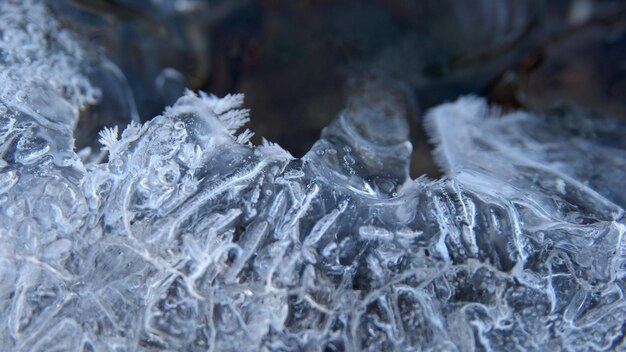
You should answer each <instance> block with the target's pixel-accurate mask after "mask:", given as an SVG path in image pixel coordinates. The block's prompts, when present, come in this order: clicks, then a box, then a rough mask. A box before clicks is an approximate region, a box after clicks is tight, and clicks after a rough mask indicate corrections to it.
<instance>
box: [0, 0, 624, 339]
mask: <svg viewBox="0 0 626 352" xmlns="http://www.w3.org/2000/svg"><path fill="white" fill-rule="evenodd" d="M24 4H26V5H27V6H30V8H31V9H32V11H33V12H29V15H28V16H35V18H37V19H39V20H41V21H38V23H39V22H41V23H42V25H43V26H44V27H41V28H44V29H45V33H46V34H45V35H43V34H42V35H41V36H34V37H33V38H40V39H41V40H42V42H36V43H33V42H32V39H28V38H27V37H25V36H24V35H25V34H24V33H26V32H27V31H29V30H28V27H29V26H28V25H27V24H26V22H24V21H26V20H25V18H26V17H27V16H26V15H25V7H23V6H26V5H24ZM0 9H1V10H2V11H0V26H1V28H2V29H3V30H4V31H5V35H4V36H3V37H2V38H3V39H2V40H3V41H2V45H3V46H2V50H3V51H2V54H3V58H5V61H2V65H3V66H1V67H0V69H1V74H2V75H4V76H7V77H8V76H11V75H13V76H14V77H20V79H22V78H29V79H30V80H31V81H32V82H34V83H33V87H34V86H35V85H39V86H38V87H41V86H45V87H47V88H46V89H34V88H33V89H30V88H29V89H28V90H25V91H24V93H25V94H26V95H24V94H20V95H19V96H13V95H10V94H9V95H7V96H2V99H3V104H4V105H2V106H0V119H1V121H2V127H1V129H0V148H1V150H2V160H3V162H2V163H1V165H0V226H1V227H0V242H1V243H2V246H0V317H1V318H2V319H0V343H1V344H2V346H3V348H4V349H6V350H10V351H49V350H55V349H56V350H86V351H109V350H128V351H155V350H156V351H158V350H163V351H171V350H183V351H206V350H214V351H258V350H269V351H294V350H330V351H362V350H364V351H380V350H397V351H405V350H450V351H457V350H458V351H472V350H512V349H525V350H545V349H547V348H550V349H554V350H573V351H586V350H616V349H620V348H621V349H623V348H624V341H625V338H624V328H623V326H624V316H625V315H626V299H625V297H624V290H625V288H626V284H625V282H624V279H625V277H626V244H625V243H624V233H625V232H626V231H625V230H626V226H625V220H624V217H623V209H624V206H625V202H624V199H625V194H624V188H623V186H622V183H621V182H620V180H621V177H622V176H623V175H624V173H626V146H625V145H624V143H623V137H621V136H622V135H623V134H624V132H625V128H624V126H623V125H621V124H619V123H617V122H615V121H613V120H609V119H593V120H589V119H585V118H583V117H581V116H580V114H579V113H576V112H565V113H563V112H562V113H559V114H554V115H551V116H535V115H531V114H528V113H522V112H519V113H513V114H508V115H502V114H501V113H500V112H499V111H498V110H497V109H496V108H491V107H489V106H488V105H487V104H486V103H485V101H484V100H482V99H480V98H476V97H465V98H461V99H459V100H458V101H456V102H453V103H449V104H444V105H442V106H439V107H436V108H434V109H433V110H431V111H430V112H429V113H428V114H427V116H426V118H425V122H426V125H427V129H428V130H429V132H430V136H431V138H432V140H433V142H434V143H435V144H436V146H437V149H436V156H437V159H438V161H439V163H440V165H441V166H442V168H443V169H444V170H445V173H446V175H445V177H443V178H442V179H440V180H428V179H426V178H419V179H417V180H412V179H410V178H409V177H408V171H407V170H408V160H409V156H410V153H411V146H410V144H409V143H408V142H407V137H408V136H407V133H406V131H407V123H408V121H410V119H408V118H407V117H408V115H410V111H412V110H414V108H413V107H412V102H411V100H410V99H409V97H410V95H407V94H406V93H405V90H404V89H403V88H402V86H401V85H400V84H398V83H396V82H393V81H389V80H386V79H383V78H381V77H371V76H370V77H366V78H364V79H363V80H361V81H359V82H358V83H357V84H355V85H354V87H353V90H352V91H351V96H350V98H349V99H348V103H347V106H346V108H345V109H344V110H343V111H341V112H340V113H339V114H338V117H337V119H336V120H335V121H334V122H333V123H332V124H331V125H330V126H328V127H327V128H326V129H325V130H324V131H323V133H322V137H321V139H320V140H319V141H318V142H317V143H316V144H315V145H314V146H313V148H312V150H311V151H310V152H309V153H308V154H307V155H306V156H305V157H304V158H302V159H301V160H296V159H294V158H293V157H292V156H291V155H290V154H289V153H288V152H286V151H285V150H283V149H282V148H281V147H280V146H278V145H275V144H272V143H271V142H267V141H264V142H263V143H262V144H261V145H259V146H254V145H252V144H251V143H249V142H248V139H249V136H250V132H249V131H247V130H246V131H244V132H242V133H240V134H238V130H239V129H241V128H242V127H243V124H244V123H245V122H246V121H247V120H248V111H247V110H245V109H242V108H241V106H242V104H243V96H242V95H229V96H226V97H224V98H217V97H215V96H212V95H208V94H204V93H193V92H186V93H185V95H184V96H183V97H181V98H180V99H179V100H178V101H177V102H176V103H175V104H174V105H173V106H171V107H170V108H168V109H166V110H165V111H164V112H163V114H162V115H161V116H157V117H155V118H153V119H152V120H150V121H148V122H146V123H144V124H139V123H136V122H131V123H130V124H128V125H127V126H126V127H125V128H116V127H114V126H110V127H109V128H107V129H105V130H103V131H102V132H101V134H100V137H101V143H102V147H103V150H105V151H106V153H107V158H108V161H107V162H96V161H94V160H98V158H97V157H96V158H89V157H88V156H87V157H85V158H82V157H81V158H78V156H77V154H76V153H75V152H74V150H73V148H72V132H73V128H74V126H75V125H76V119H77V118H78V116H79V112H84V111H85V110H84V109H85V106H86V104H91V103H92V101H93V102H94V103H95V100H92V99H91V98H90V94H91V93H90V92H96V91H97V90H98V87H97V85H96V84H95V83H92V82H91V81H90V80H89V79H87V78H85V77H87V76H85V75H84V74H83V73H81V71H80V70H74V69H73V68H75V67H80V63H81V62H82V61H81V60H82V59H81V57H80V56H73V55H74V54H75V53H77V52H78V51H67V52H66V51H65V49H63V48H65V46H63V45H61V44H58V43H57V44H54V43H56V42H55V41H56V40H67V41H68V42H67V43H66V45H69V46H70V47H73V46H77V47H80V45H79V44H78V43H77V42H75V41H73V40H72V39H71V38H70V37H68V35H69V34H64V33H66V32H63V30H62V29H60V28H58V26H57V24H56V22H54V20H53V19H51V18H50V16H49V15H48V14H47V12H46V10H45V7H43V6H41V5H40V4H39V3H35V2H29V1H25V2H22V4H18V3H13V2H0ZM23 22H24V23H23ZM46 26H47V27H46ZM25 28H26V29H25ZM37 28H39V27H37ZM37 28H31V29H30V31H31V32H32V33H37V30H38V29H37ZM6 33H11V34H10V35H6ZM7 38H8V39H7ZM15 38H18V39H19V40H18V39H15ZM20 38H21V39H20ZM55 38H56V39H55ZM49 41H51V42H49ZM16 43H17V44H19V46H17V47H16V46H14V45H17V44H16ZM24 43H27V44H29V45H31V46H32V48H31V49H30V50H32V53H31V52H29V54H28V55H31V54H32V55H33V56H32V59H33V61H32V62H33V63H34V62H37V66H36V67H44V68H46V69H48V70H49V71H50V72H49V74H50V77H51V78H50V79H49V80H46V81H41V82H40V81H38V80H37V76H35V75H33V73H32V72H33V71H32V67H31V66H30V65H26V66H24V64H23V63H24V61H19V60H17V61H11V60H12V59H11V58H14V57H18V56H19V55H22V51H23V50H26V49H25V47H24V46H23V45H22V44H24ZM50 43H52V44H50ZM46 50H49V51H46ZM40 51H41V53H40ZM40 54H41V55H40ZM59 62H63V63H64V64H60V63H59ZM74 65H76V66H74ZM4 76H3V77H4ZM16 79H17V78H16ZM74 79H76V80H79V81H80V82H82V83H81V85H82V86H83V87H88V89H77V90H71V89H70V90H67V89H69V88H67V87H66V86H65V84H69V83H68V82H72V81H73V80H74ZM15 82H16V81H11V80H9V81H3V82H2V83H0V85H2V89H3V91H4V92H12V90H15V89H18V88H17V87H18V86H17V85H15ZM46 85H49V86H46ZM84 94H87V95H84ZM18 97H19V99H18ZM44 107H46V108H47V107H49V108H50V109H49V110H44V109H43V108H44ZM60 107H63V108H60ZM37 110H39V111H37ZM65 114H69V115H65ZM86 154H89V153H88V152H86ZM83 160H91V161H90V162H88V163H85V162H83Z"/></svg>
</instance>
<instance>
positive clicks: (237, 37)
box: [50, 0, 626, 177]
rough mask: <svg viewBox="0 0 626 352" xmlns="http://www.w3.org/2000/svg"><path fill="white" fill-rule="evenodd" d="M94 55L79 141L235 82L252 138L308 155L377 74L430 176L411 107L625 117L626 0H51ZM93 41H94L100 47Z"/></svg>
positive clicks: (417, 162)
mask: <svg viewBox="0 0 626 352" xmlns="http://www.w3.org/2000/svg"><path fill="white" fill-rule="evenodd" d="M50 5H51V8H52V9H53V11H55V12H56V13H57V15H58V16H59V18H61V20H62V21H63V23H64V25H66V26H68V27H71V28H72V29H74V31H75V32H77V33H78V34H79V35H80V36H81V37H82V39H83V40H85V41H87V42H89V43H92V44H93V48H94V51H95V52H97V54H104V55H105V56H106V57H108V59H109V60H110V61H109V60H101V59H100V61H99V62H98V65H94V66H93V67H97V68H93V67H92V68H91V69H90V70H91V71H90V75H91V78H92V79H93V80H94V81H95V83H96V84H99V85H100V86H101V87H103V88H102V89H103V90H104V91H105V92H104V93H105V94H104V95H103V97H104V98H103V99H105V100H107V101H105V102H102V104H100V105H99V106H96V107H93V108H92V110H93V111H90V112H88V113H89V115H90V116H96V117H98V116H99V118H96V119H91V120H87V121H83V122H81V125H79V126H78V129H77V136H78V137H77V144H78V146H79V147H80V146H81V145H82V146H85V145H90V143H93V141H95V140H96V139H97V138H96V137H95V136H96V135H97V132H98V131H99V130H100V129H101V128H102V127H103V126H110V125H112V124H118V125H120V126H124V125H126V124H127V123H128V122H129V121H130V120H133V119H134V120H142V121H145V120H148V119H150V118H151V117H153V116H156V115H158V114H159V113H160V112H161V111H162V110H163V108H164V107H165V106H167V105H170V104H172V103H173V102H175V101H176V99H177V98H178V97H179V96H180V95H181V94H182V93H183V91H184V89H185V88H190V89H193V90H204V91H207V92H211V93H214V94H216V95H218V96H221V95H224V94H227V93H238V92H241V93H245V95H246V103H245V105H246V107H247V108H250V109H251V110H252V112H251V118H252V121H251V123H250V125H249V127H250V129H251V130H252V131H253V132H255V133H256V136H255V139H253V141H254V142H258V141H259V140H260V138H261V137H265V138H267V139H269V140H271V141H273V142H278V143H279V144H280V145H281V146H282V147H283V148H285V149H287V150H288V151H290V152H291V153H292V154H293V155H294V156H296V157H300V156H302V155H304V154H305V153H306V152H307V151H308V150H309V148H310V147H311V146H312V144H313V143H314V142H315V140H316V139H317V138H318V137H319V134H320V131H321V129H322V128H323V127H324V126H326V125H327V124H328V123H329V122H330V121H331V120H333V119H334V118H335V117H336V115H337V114H338V112H339V111H340V110H341V109H342V107H343V106H344V103H345V99H346V94H349V93H350V88H349V86H350V85H349V84H347V82H350V81H351V80H353V79H354V78H358V77H360V76H363V75H365V74H366V73H367V72H372V71H373V72H377V73H378V74H383V75H385V76H388V77H390V78H391V79H393V80H397V81H398V82H400V84H402V85H403V86H405V87H406V90H407V94H408V95H409V96H410V98H411V99H412V100H413V101H414V103H415V104H414V106H415V112H414V113H413V116H414V121H411V126H412V130H411V139H412V142H413V145H414V152H413V160H412V170H411V173H412V176H413V177H417V176H419V175H422V174H426V175H428V176H430V177H438V176H439V172H438V170H437V168H436V167H435V165H434V163H433V161H432V159H431V154H430V145H429V144H428V141H427V137H426V136H425V133H424V131H423V128H422V124H421V120H420V119H421V115H422V114H423V113H424V112H425V111H426V110H427V109H428V108H429V107H432V106H434V105H437V104H440V103H443V102H446V101H450V100H454V99H456V98H457V97H458V96H459V95H463V94H478V95H484V96H487V97H488V98H489V100H490V101H491V102H493V103H497V104H499V105H501V106H503V109H504V110H512V109H525V110H529V111H532V112H537V113H542V112H546V111H549V110H552V109H563V108H567V109H576V110H580V111H584V113H586V114H587V113H588V114H589V116H590V117H589V118H593V115H594V114H601V115H611V116H614V117H616V118H618V119H622V120H623V121H626V0H559V1H550V0H473V1H467V0H369V1H365V0H362V1H357V0H297V1H294V0H256V1H255V0H143V1H139V0H54V1H51V2H50ZM97 48H100V49H97Z"/></svg>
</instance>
